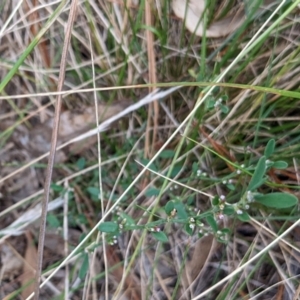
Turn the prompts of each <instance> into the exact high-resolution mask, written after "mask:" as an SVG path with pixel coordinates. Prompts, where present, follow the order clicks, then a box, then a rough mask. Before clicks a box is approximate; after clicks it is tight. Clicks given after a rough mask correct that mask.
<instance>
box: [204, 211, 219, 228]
mask: <svg viewBox="0 0 300 300" xmlns="http://www.w3.org/2000/svg"><path fill="white" fill-rule="evenodd" d="M206 222H207V223H208V225H209V226H210V227H211V228H212V230H213V231H215V232H216V231H218V223H217V222H216V220H215V218H214V217H213V216H212V215H210V216H207V217H206Z"/></svg>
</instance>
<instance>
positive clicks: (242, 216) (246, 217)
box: [237, 212, 250, 222]
mask: <svg viewBox="0 0 300 300" xmlns="http://www.w3.org/2000/svg"><path fill="white" fill-rule="evenodd" d="M237 217H238V219H239V220H241V221H243V222H247V221H250V216H249V215H248V214H247V213H246V212H243V213H242V214H239V215H237Z"/></svg>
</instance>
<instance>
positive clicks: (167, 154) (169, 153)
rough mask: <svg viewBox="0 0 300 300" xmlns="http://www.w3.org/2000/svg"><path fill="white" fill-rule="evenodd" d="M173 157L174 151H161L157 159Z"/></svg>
mask: <svg viewBox="0 0 300 300" xmlns="http://www.w3.org/2000/svg"><path fill="white" fill-rule="evenodd" d="M174 156H175V151H174V150H163V151H162V152H161V153H160V154H159V157H161V158H173V157H174Z"/></svg>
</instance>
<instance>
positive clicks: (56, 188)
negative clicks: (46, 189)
mask: <svg viewBox="0 0 300 300" xmlns="http://www.w3.org/2000/svg"><path fill="white" fill-rule="evenodd" d="M50 187H51V189H52V190H53V191H54V192H62V191H63V190H64V187H63V186H62V185H60V184H56V183H51V185H50Z"/></svg>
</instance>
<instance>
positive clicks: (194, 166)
mask: <svg viewBox="0 0 300 300" xmlns="http://www.w3.org/2000/svg"><path fill="white" fill-rule="evenodd" d="M192 170H193V173H197V171H198V170H199V164H198V163H196V162H193V165H192Z"/></svg>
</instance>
